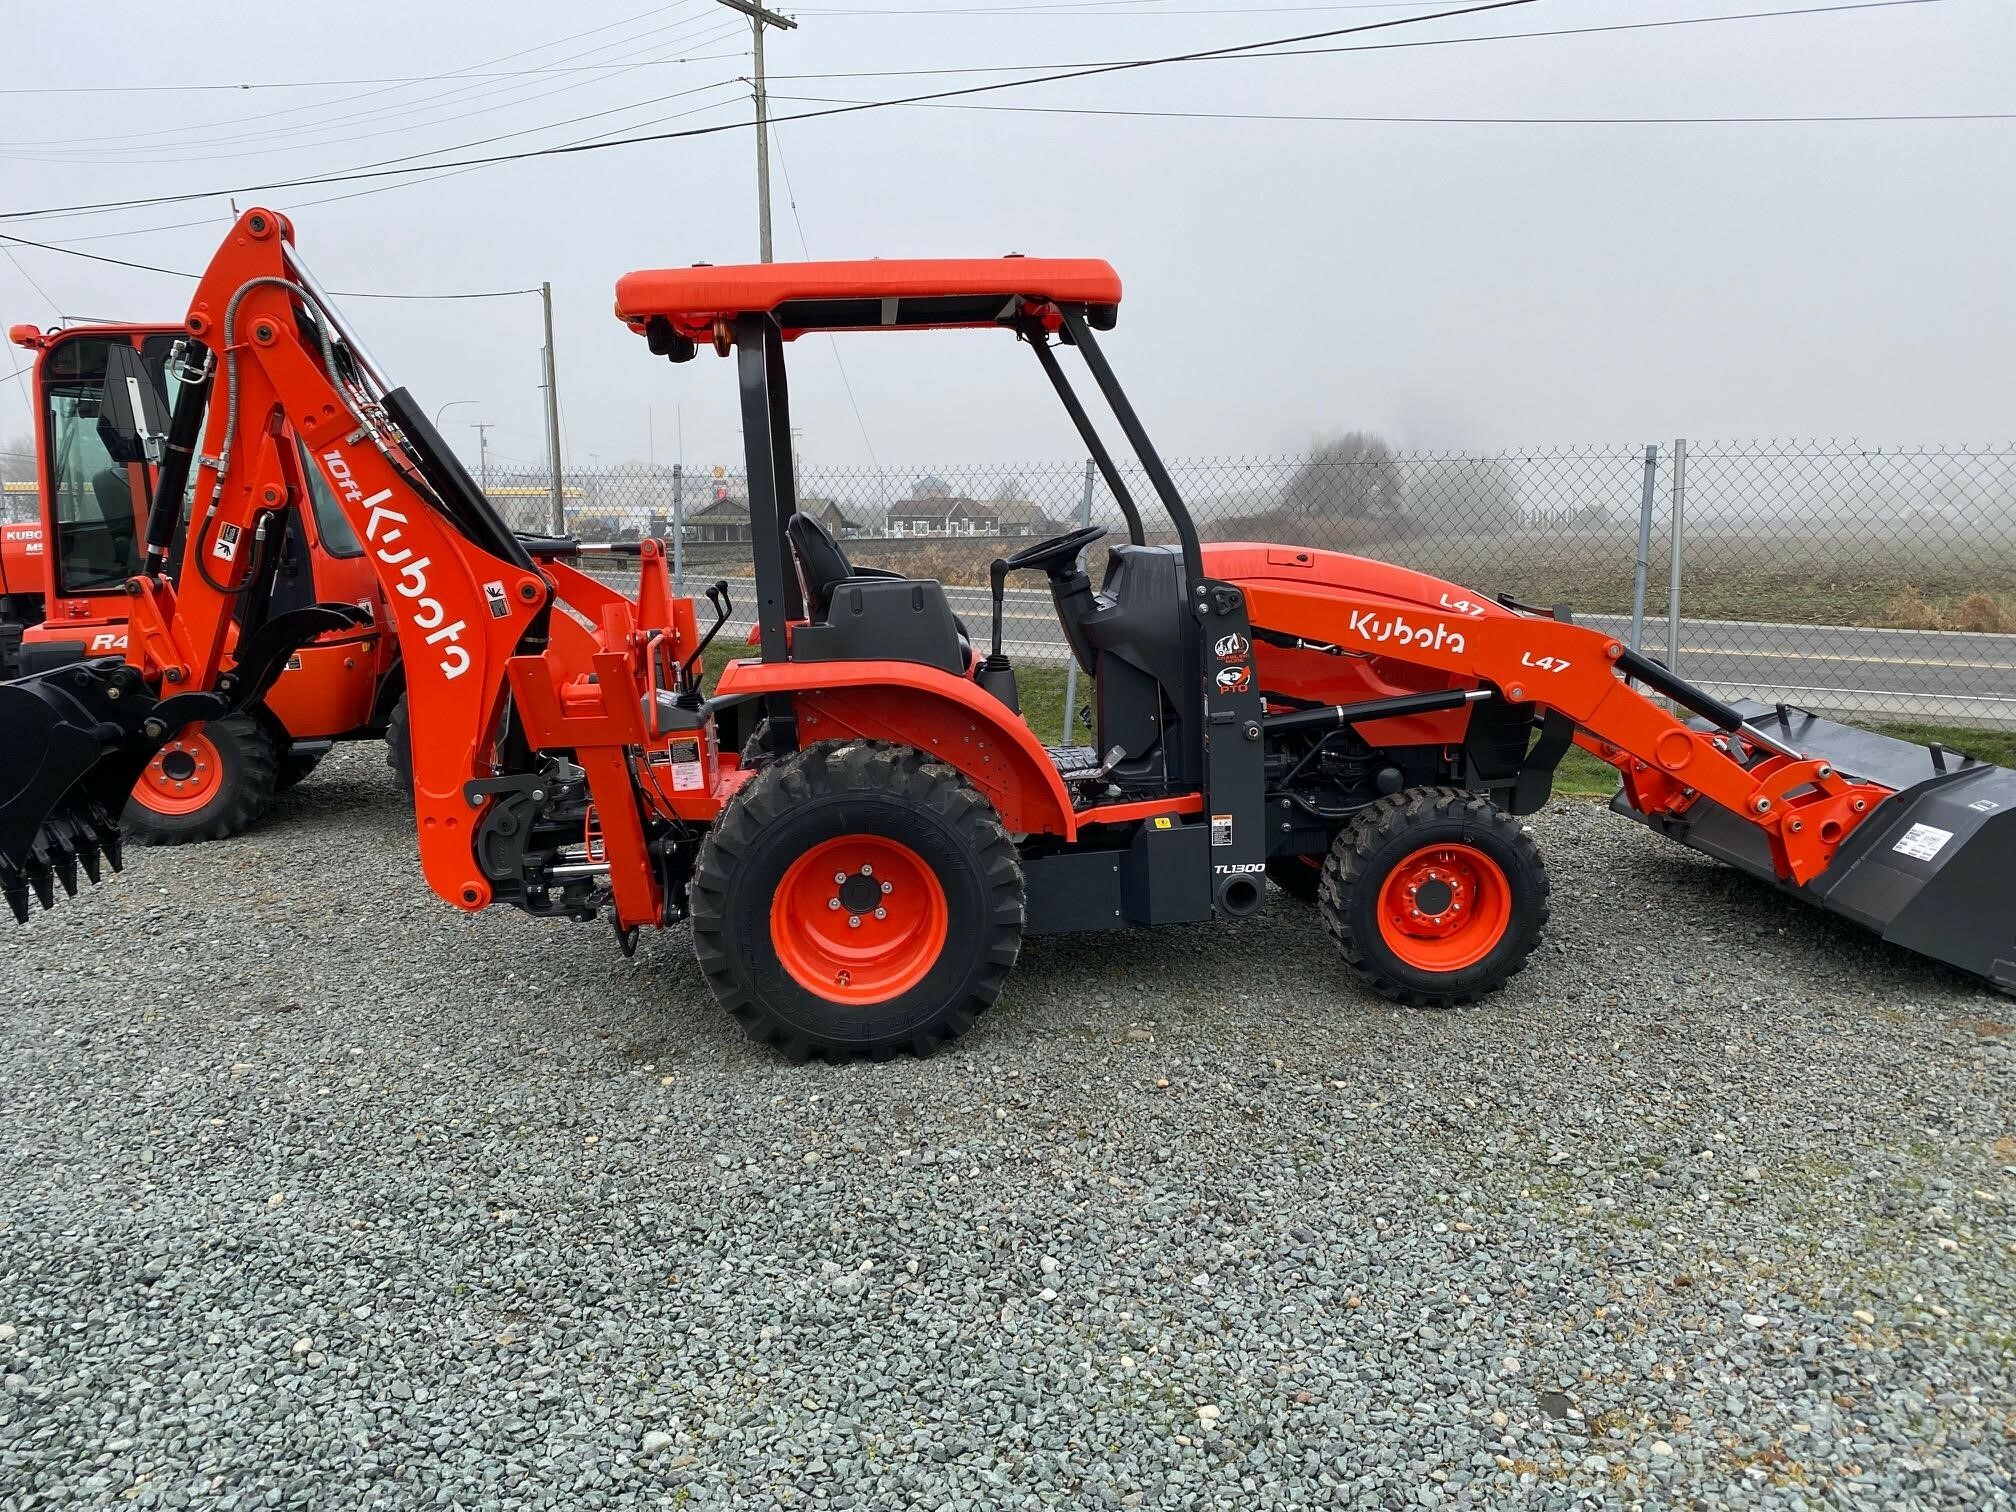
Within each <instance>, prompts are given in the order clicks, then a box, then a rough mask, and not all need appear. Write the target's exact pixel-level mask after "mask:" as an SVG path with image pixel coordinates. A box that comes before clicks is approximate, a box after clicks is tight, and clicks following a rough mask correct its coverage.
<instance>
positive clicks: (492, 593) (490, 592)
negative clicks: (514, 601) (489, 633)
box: [483, 583, 511, 619]
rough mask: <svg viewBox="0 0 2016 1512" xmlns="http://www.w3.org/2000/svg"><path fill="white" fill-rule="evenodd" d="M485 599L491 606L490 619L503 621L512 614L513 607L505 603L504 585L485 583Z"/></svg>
mask: <svg viewBox="0 0 2016 1512" xmlns="http://www.w3.org/2000/svg"><path fill="white" fill-rule="evenodd" d="M483 597H484V598H485V599H486V600H487V601H488V602H489V605H490V618H492V619H502V618H504V616H505V615H507V614H509V613H510V612H511V605H510V604H509V603H508V602H506V601H505V598H504V585H503V584H502V583H485V584H484V585H483Z"/></svg>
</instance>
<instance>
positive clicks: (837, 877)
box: [833, 872, 847, 887]
mask: <svg viewBox="0 0 2016 1512" xmlns="http://www.w3.org/2000/svg"><path fill="white" fill-rule="evenodd" d="M846 880H847V873H845V872H835V873H833V885H834V886H835V887H838V886H839V885H840V884H841V883H842V882H845V881H846Z"/></svg>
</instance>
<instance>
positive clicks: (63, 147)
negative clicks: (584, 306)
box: [0, 22, 735, 167]
mask: <svg viewBox="0 0 2016 1512" xmlns="http://www.w3.org/2000/svg"><path fill="white" fill-rule="evenodd" d="M703 25H712V26H713V27H714V29H713V30H711V31H707V32H705V33H704V34H703V35H700V36H697V37H696V36H684V37H681V38H680V39H679V40H680V41H682V42H684V43H685V44H687V45H689V46H696V47H697V46H705V45H706V44H708V43H710V42H716V41H719V40H720V39H721V38H723V37H725V36H727V35H728V34H729V33H730V32H732V31H734V30H735V27H734V26H733V25H729V26H725V27H724V26H719V25H715V24H714V23H711V22H709V23H703ZM671 29H672V28H660V30H671ZM651 35H653V33H650V32H646V33H642V34H640V36H638V37H633V38H624V39H621V40H620V41H619V42H613V43H605V44H603V45H604V46H612V47H613V46H624V45H628V44H629V43H631V42H635V41H639V40H642V38H643V37H645V36H651ZM660 45H663V44H660ZM600 50H601V49H600V48H590V49H589V51H590V52H598V51H600ZM576 56H583V55H581V54H577V55H576ZM714 56H721V55H720V54H715V55H714ZM694 61H697V60H696V59H691V58H675V57H670V56H667V57H661V58H647V59H642V60H638V61H635V62H630V63H626V64H623V65H621V66H620V67H619V68H617V69H616V70H615V72H614V73H608V74H602V75H600V76H598V77H596V78H591V79H577V80H575V81H574V82H572V83H568V84H561V85H557V86H555V87H554V88H551V89H546V90H541V91H539V92H537V93H534V94H522V93H519V94H518V97H517V98H515V99H514V98H506V97H505V96H507V95H510V94H513V93H518V92H520V91H523V90H524V89H526V88H528V87H529V86H527V85H524V84H519V85H512V86H507V88H506V89H504V90H502V91H493V92H491V93H489V94H487V95H486V96H485V99H486V101H487V103H485V104H483V105H480V106H478V107H477V108H476V109H474V110H461V111H458V112H457V113H455V114H451V115H446V116H442V117H440V118H439V119H437V120H431V121H409V122H407V123H406V124H404V125H399V126H391V127H385V128H384V129H381V130H373V131H362V132H355V133H352V134H350V135H347V136H336V137H322V138H319V139H317V140H312V141H295V142H288V143H286V144H285V145H274V144H275V143H276V142H278V141H279V140H280V139H282V138H288V137H300V136H308V135H312V134H313V133H315V132H318V131H324V130H327V129H329V128H332V127H338V126H344V125H351V124H358V123H363V122H371V123H374V124H375V123H381V122H384V121H388V120H392V119H395V118H397V117H401V116H411V115H415V114H424V113H428V112H432V111H437V110H440V109H441V108H442V107H443V106H444V105H446V104H448V103H449V101H450V98H451V97H452V96H455V95H460V94H467V93H469V92H470V91H471V90H473V89H476V88H478V87H479V86H477V85H464V86H461V87H459V88H456V89H450V90H446V91H443V92H441V93H439V94H436V95H433V96H430V97H428V98H426V99H423V100H418V101H414V102H410V103H408V104H406V105H403V106H399V107H396V108H391V109H380V110H371V111H360V112H357V113H355V114H353V115H347V116H332V117H330V118H328V119H326V120H321V121H307V122H302V123H300V124H297V125H294V126H287V127H281V128H279V129H278V130H277V131H276V130H273V129H271V128H269V127H268V126H267V125H266V123H265V122H263V121H262V122H259V123H258V124H257V126H255V128H254V130H253V131H252V132H251V133H250V134H249V135H247V134H243V133H235V132H234V133H227V134H225V135H222V136H208V137H190V138H188V139H186V140H177V141H165V142H154V143H143V144H140V145H137V146H135V145H131V143H132V142H133V138H132V137H128V136H110V137H65V138H48V139H43V140H39V141H31V142H16V143H0V148H4V149H6V150H5V152H4V154H0V155H4V156H7V157H9V158H12V159H15V160H17V161H45V162H47V161H54V162H65V163H68V162H128V161H138V160H140V159H139V157H138V155H139V154H142V153H168V152H183V151H185V150H186V149H189V148H197V147H224V148H230V147H236V146H240V145H242V144H244V143H247V142H258V143H261V144H263V145H261V146H259V147H256V148H254V149H252V150H250V151H245V152H229V151H226V152H207V153H192V154H190V155H188V156H185V157H178V158H168V157H153V158H148V159H145V161H146V162H147V164H148V166H151V167H167V166H172V165H175V164H180V163H193V162H210V161H220V160H223V159H226V158H232V157H258V156H263V155H267V154H270V153H274V152H280V151H288V152H298V151H305V150H308V149H311V148H318V147H335V146H341V145H342V144H344V143H346V142H358V141H366V140H369V139H370V138H372V137H382V136H395V135H398V134H400V133H402V132H407V131H413V130H420V129H425V128H431V127H434V126H445V125H448V124H450V123H451V122H454V121H465V120H469V119H471V118H473V117H475V116H480V115H490V114H494V113H495V112H497V111H500V110H517V109H522V108H523V107H525V106H527V105H530V104H532V103H533V102H534V101H536V100H543V99H547V98H549V97H551V96H553V95H558V94H567V93H570V92H572V91H574V90H577V89H586V88H588V87H589V86H591V85H595V84H599V83H602V82H603V81H604V80H605V79H608V78H613V77H616V76H618V75H620V74H622V73H625V72H634V71H635V70H637V69H640V68H644V67H648V66H652V65H655V64H674V65H683V64H685V63H689V62H694ZM456 103H457V104H464V103H468V102H466V101H458V102H456ZM217 124H227V123H217ZM191 129H206V128H188V127H183V128H169V129H167V130H164V131H159V132H151V133H142V135H150V136H166V135H169V134H171V132H175V131H186V130H191ZM100 143H113V144H117V145H115V146H101V145H93V144H100ZM18 148H43V149H51V150H49V151H46V152H43V153H31V152H23V151H18V150H15V149H18ZM438 150H440V151H446V152H453V151H458V150H460V149H459V148H453V147H450V148H441V149H438ZM108 152H119V153H123V154H124V156H123V157H112V158H108V157H105V156H104V155H103V154H105V153H108Z"/></svg>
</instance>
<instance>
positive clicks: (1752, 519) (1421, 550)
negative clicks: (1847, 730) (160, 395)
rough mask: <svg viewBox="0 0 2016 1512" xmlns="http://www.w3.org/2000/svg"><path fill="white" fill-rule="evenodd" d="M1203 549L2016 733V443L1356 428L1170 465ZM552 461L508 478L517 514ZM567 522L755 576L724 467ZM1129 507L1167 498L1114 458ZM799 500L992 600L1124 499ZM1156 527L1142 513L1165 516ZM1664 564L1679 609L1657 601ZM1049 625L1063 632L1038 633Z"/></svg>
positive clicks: (852, 533) (622, 498)
mask: <svg viewBox="0 0 2016 1512" xmlns="http://www.w3.org/2000/svg"><path fill="white" fill-rule="evenodd" d="M1169 468H1170V471H1171V473H1172V474H1173V476H1174V478H1175V481H1176V483H1177V485H1178V487H1179V488H1180V489H1181V490H1182V492H1183V495H1184V497H1185V499H1186V500H1187V501H1188V503H1189V507H1190V510H1191V512H1192V513H1193V515H1194V516H1195V517H1196V520H1197V524H1198V528H1199V531H1200V533H1201V534H1202V535H1203V536H1204V538H1205V539H1206V540H1207V541H1224V540H1242V539H1243V540H1267V541H1281V542H1284V543H1289V544H1294V545H1306V546H1314V547H1319V548H1326V549H1331V550H1337V551H1345V552H1352V553H1355V554H1358V555H1363V556H1370V557H1376V558H1378V559H1380V560H1382V561H1387V562H1393V563H1397V564H1399V565H1401V566H1406V567H1411V568H1415V569H1418V570H1420V571H1423V572H1426V573H1429V574H1432V575H1433V576H1436V577H1439V578H1445V579H1448V580H1449V581H1452V582H1455V583H1458V584H1462V585H1464V586H1466V587H1469V588H1472V589H1476V590H1481V591H1483V592H1486V593H1498V592H1506V593H1510V594H1512V595H1514V596H1516V597H1517V598H1518V599H1520V600H1522V601H1524V602H1529V603H1541V604H1548V605H1553V604H1566V605H1568V606H1570V607H1571V608H1572V609H1573V610H1574V611H1575V613H1576V614H1577V616H1578V617H1579V618H1581V619H1584V620H1590V621H1595V622H1597V623H1601V624H1603V625H1605V626H1606V627H1609V626H1614V627H1615V629H1616V632H1617V633H1618V634H1620V635H1625V636H1630V637H1633V638H1634V639H1636V638H1638V637H1641V636H1642V637H1643V639H1644V640H1645V641H1646V642H1648V643H1649V644H1650V646H1651V647H1652V648H1653V652H1654V654H1657V655H1662V656H1663V657H1664V658H1665V659H1667V660H1669V661H1671V662H1672V663H1673V664H1674V665H1676V667H1677V668H1678V669H1679V670H1680V671H1682V672H1683V673H1684V674H1685V675H1687V676H1689V677H1691V678H1694V679H1695V680H1697V681H1700V682H1702V683H1703V684H1704V685H1706V686H1707V687H1709V688H1710V689H1711V690H1713V691H1715V692H1716V693H1718V694H1720V695H1721V696H1724V697H1752V698H1758V699H1762V700H1765V701H1773V700H1777V699H1785V700H1789V701H1792V702H1797V703H1802V704H1805V705H1807V706H1809V707H1813V708H1816V709H1820V710H1823V711H1825V712H1829V713H1833V714H1837V715H1844V716H1847V717H1851V718H1864V719H1869V718H1875V719H1909V720H1924V721H1943V722H1956V723H1969V724H1985V725H2010V726H2016V676H2012V674H2016V443H2002V444H1996V445H1992V446H1985V447H1944V448H1935V447H1869V446H1863V445H1860V444H1857V443H1852V442H1702V441H1694V442H1692V443H1689V442H1687V441H1673V442H1666V441H1661V442H1657V443H1653V444H1651V445H1647V444H1645V443H1630V444H1617V445H1598V446H1577V447H1553V448H1540V449H1510V450H1501V451H1488V452H1485V451H1480V452H1403V451H1395V450H1393V449H1391V448H1390V447H1387V446H1385V445H1384V444H1383V443H1381V442H1379V441H1378V440H1377V439H1376V438H1371V437H1366V436H1346V437H1343V438H1340V439H1339V440H1336V441H1333V442H1330V443H1327V444H1326V445H1324V446H1323V447H1321V448H1319V449H1317V450H1316V451H1314V452H1312V453H1310V454H1308V455H1305V456H1298V457H1215V458H1191V459H1174V460H1171V461H1170V462H1169ZM547 481H548V480H547V479H546V478H545V476H544V474H527V475H526V476H523V477H520V476H515V475H513V476H504V475H502V474H499V475H498V476H497V477H496V478H495V480H494V483H495V490H494V491H495V492H496V493H497V494H498V495H499V503H500V505H503V506H504V507H506V509H507V512H508V511H509V510H511V509H512V508H513V507H515V506H517V505H518V504H519V503H520V501H521V500H526V499H532V500H536V501H537V502H536V505H527V507H528V508H536V511H537V514H538V517H537V518H531V517H528V518H527V519H525V520H523V521H521V522H519V523H522V524H524V525H525V526H526V527H527V528H544V526H545V524H546V520H545V518H544V498H545V495H544V492H543V490H542V491H541V492H539V493H535V494H530V495H514V494H511V493H509V492H507V490H511V489H525V488H538V487H539V486H540V485H543V484H545V483H546V482H547ZM564 482H565V484H566V487H567V490H568V491H567V493H566V498H567V500H568V503H569V518H568V524H569V527H570V529H571V530H572V531H573V532H574V533H575V534H577V535H579V536H581V537H583V538H585V539H625V538H629V539H634V538H636V537H638V536H642V535H655V536H660V537H664V538H667V539H670V540H671V541H673V542H674V550H675V558H674V562H675V570H676V571H677V573H678V575H679V576H680V577H681V579H682V580H683V579H686V578H689V577H693V578H702V577H704V578H705V579H707V580H711V579H713V578H715V577H719V576H727V577H730V578H731V579H732V578H738V577H742V576H746V574H747V571H748V556H749V544H748V531H749V527H748V512H747V496H746V493H745V492H744V489H743V480H742V477H741V474H740V471H739V469H737V468H733V467H725V466H724V467H711V466H709V467H688V466H677V467H675V466H657V467H645V466H629V467H616V468H605V469H596V470H583V469H575V470H570V471H569V472H568V473H567V474H566V477H565V479H564ZM1123 482H1124V483H1125V484H1126V486H1128V487H1129V488H1130V489H1131V490H1134V491H1135V493H1136V497H1137V498H1152V497H1153V491H1152V490H1151V489H1149V488H1148V487H1147V486H1146V480H1145V479H1144V478H1142V477H1141V476H1140V475H1139V473H1138V472H1132V471H1127V470H1125V469H1123ZM798 485H799V497H800V507H801V508H802V509H805V510H806V511H808V512H810V513H814V514H816V515H818V516H819V517H820V518H821V519H822V520H823V521H824V522H825V523H826V524H827V525H828V527H829V528H830V529H832V531H833V533H834V534H835V535H836V536H839V537H841V538H843V539H844V540H845V541H846V543H847V549H848V551H849V552H850V554H852V555H853V556H854V557H855V558H856V559H857V560H859V561H861V562H863V563H867V564H872V565H878V566H884V567H890V568H894V569H897V570H899V571H903V572H906V573H909V574H912V575H917V576H931V577H937V578H940V579H942V580H943V581H945V582H946V583H947V584H949V585H952V586H953V588H954V590H955V607H959V608H960V610H961V612H962V613H963V612H965V609H966V608H968V607H977V606H984V602H985V590H984V586H983V585H984V584H985V583H986V581H987V566H988V563H989V562H991V561H992V560H993V558H994V557H996V556H997V555H1000V554H1001V553H1002V552H1003V550H1004V548H1005V549H1013V548H1014V547H1015V546H1016V545H1017V544H1027V543H1028V542H1030V541H1032V540H1035V539H1037V538H1040V537H1043V536H1048V535H1055V534H1059V533H1061V532H1063V531H1064V530H1066V529H1069V528H1071V527H1072V526H1074V525H1075V524H1077V523H1079V522H1080V521H1089V522H1092V523H1104V524H1109V525H1111V526H1113V527H1114V528H1115V531H1116V533H1118V532H1119V531H1120V530H1121V529H1122V528H1123V527H1122V525H1121V517H1120V512H1119V510H1118V508H1117V506H1116V505H1115V504H1114V502H1113V500H1112V498H1111V496H1110V494H1109V493H1108V491H1107V490H1106V488H1105V486H1104V484H1103V482H1102V481H1101V480H1100V479H1099V478H1098V477H1097V475H1096V473H1094V472H1093V471H1092V470H1091V469H1089V468H1088V466H1087V464H1086V463H1085V462H1083V461H1082V460H1080V459H1075V458H1074V459H1069V460H1057V461H1047V462H1046V461H1030V462H1027V463H1022V464H1015V465H1003V464H990V465H965V466H955V465H939V466H929V467H914V466H913V467H901V468H897V467H885V468H835V467H822V466H818V465H816V464H807V463H803V462H801V463H800V466H799V476H798ZM1156 523H1157V521H1156V519H1155V516H1154V514H1153V512H1152V511H1150V512H1149V525H1150V529H1151V533H1152V532H1153V530H1154V527H1155V525H1156ZM1662 568H1664V570H1665V573H1666V589H1667V592H1666V604H1665V612H1664V614H1663V616H1662V615H1658V614H1657V613H1656V611H1654V610H1653V609H1652V608H1651V603H1652V591H1653V590H1652V587H1651V585H1652V583H1653V582H1654V581H1655V576H1654V575H1655V574H1656V573H1658V572H1659V571H1660V570H1661V569H1662ZM1013 591H1014V592H1015V593H1016V594H1017V595H1018V597H1017V599H1016V603H1015V609H1014V611H1013V612H1012V613H1011V616H1010V632H1011V639H1017V640H1018V641H1019V642H1020V643H1021V644H1022V648H1023V649H1024V650H1025V652H1026V653H1029V654H1050V655H1055V656H1060V657H1061V644H1062V643H1061V640H1060V639H1059V638H1058V636H1057V632H1056V630H1055V626H1054V619H1052V618H1051V617H1050V616H1049V613H1048V599H1047V595H1045V594H1042V593H1040V592H1039V591H1036V590H1031V589H1017V590H1013ZM1046 625H1047V626H1048V628H1047V629H1046V628H1045V626H1046Z"/></svg>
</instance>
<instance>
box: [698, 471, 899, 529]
mask: <svg viewBox="0 0 2016 1512" xmlns="http://www.w3.org/2000/svg"><path fill="white" fill-rule="evenodd" d="M798 512H799V513H800V514H803V515H808V516H810V517H811V518H812V519H815V520H817V521H818V522H819V523H820V524H821V525H824V526H825V527H826V528H827V529H828V530H829V531H831V532H832V533H833V535H834V537H835V538H836V539H839V540H845V539H846V538H848V537H849V536H858V535H860V534H861V523H860V521H858V520H856V519H855V518H854V517H853V516H852V515H850V514H848V513H847V512H846V511H845V510H843V509H842V508H841V507H840V505H839V503H838V502H837V501H835V500H833V499H815V498H803V499H800V500H799V501H798ZM686 539H687V540H689V541H698V542H708V543H718V542H737V541H746V540H748V539H749V500H748V498H747V496H746V495H743V494H741V493H739V492H737V491H734V490H731V489H730V488H729V487H728V486H727V485H726V484H724V483H717V484H715V485H714V501H713V502H712V503H711V504H708V505H706V506H704V507H703V508H700V509H689V510H687V511H686Z"/></svg>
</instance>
